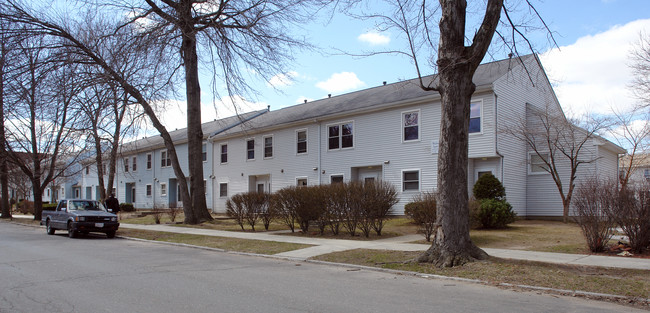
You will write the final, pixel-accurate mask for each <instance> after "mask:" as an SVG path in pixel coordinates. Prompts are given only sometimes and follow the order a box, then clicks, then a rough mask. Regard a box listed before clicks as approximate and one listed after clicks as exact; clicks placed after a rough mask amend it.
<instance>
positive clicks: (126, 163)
mask: <svg viewBox="0 0 650 313" xmlns="http://www.w3.org/2000/svg"><path fill="white" fill-rule="evenodd" d="M122 163H124V173H128V172H129V158H124V159H123V160H122Z"/></svg>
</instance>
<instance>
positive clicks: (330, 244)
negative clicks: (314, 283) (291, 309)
mask: <svg viewBox="0 0 650 313" xmlns="http://www.w3.org/2000/svg"><path fill="white" fill-rule="evenodd" d="M120 227H121V228H128V229H142V230H152V231H165V232H171V233H183V234H193V235H204V236H218V237H230V238H240V239H251V240H265V241H277V242H290V243H301V244H308V245H313V247H309V248H304V249H299V250H293V251H288V252H283V253H279V254H276V256H279V257H286V258H291V259H299V260H304V259H308V258H310V257H315V256H318V255H321V254H326V253H330V252H337V251H345V250H352V249H377V250H397V251H424V250H426V249H428V248H429V246H430V245H428V244H413V243H408V242H412V241H416V240H420V239H422V236H420V235H408V236H402V237H393V238H387V239H380V240H373V241H361V240H344V239H324V238H309V237H295V236H284V235H278V234H272V233H271V234H269V233H254V232H235V231H222V230H209V229H196V228H187V227H175V226H170V225H136V224H124V223H122V224H120ZM483 250H485V252H487V253H488V254H489V255H491V256H494V257H498V258H504V259H515V260H525V261H538V262H546V263H556V264H572V265H585V266H601V267H616V268H628V269H641V270H650V259H639V258H625V257H613V256H600V255H587V254H569V253H552V252H537V251H525V250H507V249H490V248H484V249H483Z"/></svg>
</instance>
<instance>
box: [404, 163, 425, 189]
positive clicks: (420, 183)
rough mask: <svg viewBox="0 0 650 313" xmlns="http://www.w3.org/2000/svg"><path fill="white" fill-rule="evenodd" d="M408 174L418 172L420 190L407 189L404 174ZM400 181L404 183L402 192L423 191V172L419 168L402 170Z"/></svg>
mask: <svg viewBox="0 0 650 313" xmlns="http://www.w3.org/2000/svg"><path fill="white" fill-rule="evenodd" d="M406 172H418V189H417V190H415V189H406V188H405V185H404V183H405V181H404V174H405V173H406ZM400 180H401V181H402V192H420V190H422V170H421V169H419V168H409V169H404V170H402V175H401V177H400Z"/></svg>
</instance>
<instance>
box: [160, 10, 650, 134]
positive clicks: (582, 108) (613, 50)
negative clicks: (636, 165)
mask: <svg viewBox="0 0 650 313" xmlns="http://www.w3.org/2000/svg"><path fill="white" fill-rule="evenodd" d="M531 3H532V4H533V5H534V6H535V8H536V9H537V11H538V12H539V14H540V15H541V16H542V17H543V18H544V21H545V22H546V24H547V25H548V27H549V29H550V30H551V31H552V33H553V36H554V39H555V41H556V42H557V47H553V46H552V45H551V44H549V40H548V38H547V37H548V36H547V33H545V32H536V33H532V34H530V36H529V39H530V40H531V42H532V44H533V45H534V47H535V48H536V50H537V51H538V52H539V53H540V58H541V60H542V65H543V66H544V68H545V70H546V72H547V74H548V76H549V79H550V80H551V83H552V84H553V86H554V90H555V92H556V94H557V96H558V98H559V100H560V104H561V105H562V107H563V109H564V110H565V112H566V113H567V114H568V115H571V116H583V115H586V114H593V113H596V114H601V115H608V114H611V112H612V108H616V109H619V110H624V109H627V108H631V107H632V106H634V104H635V99H634V98H633V97H632V96H631V94H630V91H629V88H628V85H629V84H630V80H631V74H630V69H629V68H628V64H629V63H630V62H629V52H630V50H631V49H632V47H633V44H634V43H636V42H638V40H639V36H640V33H641V32H645V33H647V34H650V1H648V0H568V1H567V0H531ZM325 20H326V19H324V18H321V19H315V20H314V22H313V23H311V24H309V25H304V26H303V27H302V29H298V30H296V33H297V34H301V35H304V36H306V37H307V38H308V39H309V40H310V41H311V42H312V43H313V44H315V45H317V46H318V47H319V49H317V50H316V51H307V52H304V53H300V54H298V55H296V62H295V63H294V64H293V65H292V67H291V68H288V69H287V71H286V72H285V73H281V74H279V75H277V76H276V77H274V79H272V80H271V82H259V83H256V84H255V85H254V86H255V88H256V90H257V91H258V92H259V93H260V96H259V97H258V98H256V99H243V98H241V97H237V100H236V102H237V103H238V106H239V107H240V108H241V109H242V110H244V111H250V110H258V109H263V108H266V107H267V106H270V108H271V110H277V109H280V108H283V107H287V106H291V105H295V104H299V103H302V102H303V101H304V100H308V101H311V100H317V99H322V98H326V97H327V96H328V94H332V96H335V95H340V94H344V93H348V92H352V91H355V90H361V89H365V88H370V87H374V86H378V85H381V84H382V82H384V81H386V82H388V83H393V82H398V81H400V80H406V79H411V78H414V77H416V72H415V68H414V66H413V64H412V63H411V62H410V61H409V60H408V59H407V58H404V57H400V56H398V55H381V56H370V57H353V56H351V55H350V54H345V53H341V52H340V51H345V52H349V53H351V54H360V53H364V52H367V51H379V50H391V49H399V48H401V47H402V41H400V39H401V38H400V34H399V33H396V32H394V31H388V32H378V31H377V30H376V29H377V28H376V27H375V24H374V22H373V21H361V20H356V19H352V18H350V17H348V16H345V15H343V14H335V15H333V16H331V20H328V21H325ZM525 53H528V51H526V52H525ZM502 54H505V52H502ZM505 57H506V56H505V55H499V53H497V54H495V55H493V58H498V59H500V58H505ZM491 60H492V59H491V58H490V57H486V58H485V59H484V62H489V61H491ZM431 71H432V70H431V69H429V70H428V72H426V74H432V72H431ZM202 75H203V76H202V78H201V85H202V103H203V106H202V119H203V122H207V121H210V120H213V119H215V118H223V117H227V116H231V115H233V114H234V113H235V111H234V110H233V106H232V102H231V101H230V99H226V100H224V101H221V102H217V103H213V97H212V95H211V94H210V90H209V89H210V86H209V85H210V78H209V76H206V74H205V73H203V74H202ZM271 84H273V86H274V87H275V88H273V86H271ZM278 90H279V91H278ZM175 103H176V105H173V106H171V108H170V109H169V110H167V112H165V115H164V117H163V122H164V123H165V125H166V126H167V128H168V129H170V130H173V129H176V128H184V127H185V115H184V109H183V108H182V107H183V106H184V102H182V101H178V102H175ZM181 116H182V117H183V118H181Z"/></svg>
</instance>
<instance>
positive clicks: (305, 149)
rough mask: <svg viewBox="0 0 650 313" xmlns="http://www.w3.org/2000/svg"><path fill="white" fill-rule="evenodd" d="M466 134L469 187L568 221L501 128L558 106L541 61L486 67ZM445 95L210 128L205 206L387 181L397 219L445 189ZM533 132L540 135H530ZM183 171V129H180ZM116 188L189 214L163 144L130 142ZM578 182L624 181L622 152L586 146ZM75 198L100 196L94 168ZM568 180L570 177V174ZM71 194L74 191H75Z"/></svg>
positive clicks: (299, 109) (391, 93)
mask: <svg viewBox="0 0 650 313" xmlns="http://www.w3.org/2000/svg"><path fill="white" fill-rule="evenodd" d="M474 83H475V84H476V91H475V93H474V95H473V97H472V101H471V113H470V125H469V131H470V134H469V168H468V180H469V185H468V190H467V191H462V190H459V192H471V189H472V186H473V185H474V183H475V182H476V180H477V179H478V177H479V176H480V175H482V174H484V173H492V174H494V175H495V176H496V177H498V178H499V179H500V180H501V182H502V183H503V185H504V186H505V188H506V194H507V199H508V201H509V202H510V203H511V204H512V206H513V208H514V210H515V211H516V212H517V214H518V215H519V216H523V217H541V216H561V215H562V202H561V199H560V196H559V193H558V191H557V189H556V186H555V184H554V182H553V180H552V178H551V176H550V175H549V174H548V173H546V172H545V171H544V170H543V169H542V168H541V167H540V164H539V162H540V160H539V157H537V156H536V155H535V154H534V153H533V152H532V151H530V150H529V149H528V147H527V145H526V143H525V142H523V141H521V140H517V139H516V138H514V137H513V136H512V135H509V134H508V133H507V132H503V129H505V128H507V127H516V125H518V124H519V123H520V122H521V121H522V120H526V119H527V118H529V119H530V116H531V112H533V111H535V110H545V109H547V108H548V107H549V106H550V107H552V108H554V109H557V110H558V111H559V112H561V108H560V104H559V102H558V100H557V98H556V96H555V94H554V92H553V89H552V87H551V84H550V83H549V81H548V78H547V76H546V74H545V72H544V69H543V68H542V67H541V66H540V63H539V60H538V59H537V58H536V56H533V55H530V56H526V57H523V58H520V59H519V58H513V59H507V60H502V61H497V62H492V63H487V64H483V65H481V66H480V67H479V68H478V69H477V71H476V74H475V76H474ZM440 113H441V112H440V95H439V94H438V93H435V92H427V91H422V90H421V89H420V88H419V87H418V83H417V80H412V81H403V82H398V83H393V84H385V83H384V84H383V85H381V86H378V87H374V88H370V89H365V90H361V91H356V92H352V93H348V94H344V95H339V96H332V97H328V98H325V99H321V100H316V101H311V102H305V103H302V104H298V105H294V106H290V107H287V108H283V109H280V110H274V111H271V110H261V111H255V112H249V113H245V114H241V115H239V116H235V117H229V118H224V119H220V120H215V121H212V122H208V123H205V124H203V132H204V135H205V140H204V143H203V161H204V164H203V165H204V177H205V178H206V181H205V183H206V190H205V195H206V199H207V203H208V207H209V208H210V209H211V210H212V211H214V212H225V210H226V206H225V203H226V200H227V199H228V198H229V197H230V196H232V195H234V194H237V193H241V192H247V191H266V192H273V191H277V190H279V189H281V188H284V187H287V186H295V185H298V186H309V185H317V184H329V183H335V182H347V181H378V180H383V181H388V182H390V183H392V184H393V185H394V186H395V187H396V190H397V191H398V193H399V199H400V201H399V203H398V204H397V205H396V206H395V207H394V210H395V211H394V212H395V213H396V214H401V213H403V210H404V205H405V204H406V203H408V202H409V201H411V200H412V198H413V196H415V195H417V194H418V193H420V192H424V191H432V190H434V189H435V187H436V175H437V154H438V148H439V147H438V140H439V134H440ZM531 127H532V126H531ZM171 135H172V137H173V139H174V142H175V143H176V149H177V153H178V157H179V159H180V163H181V165H182V167H183V171H184V172H185V173H188V172H187V171H188V168H187V139H186V131H185V129H180V130H176V131H173V132H171ZM121 153H122V155H121V158H120V160H119V162H118V175H117V177H116V180H115V186H116V187H115V189H114V190H113V192H114V193H115V194H116V196H117V197H118V199H119V201H120V202H126V203H133V205H134V206H135V207H136V208H141V209H147V208H149V209H150V208H154V207H161V208H164V207H174V206H181V205H182V203H181V202H180V199H179V191H178V186H177V183H176V177H175V175H174V173H173V170H172V168H171V161H170V159H169V155H168V154H167V151H166V149H165V148H164V145H163V141H162V138H160V137H158V136H156V137H149V138H144V139H141V140H137V141H134V142H131V143H128V144H125V145H124V146H123V147H122V149H121ZM586 153H587V154H589V155H587V156H585V157H587V158H597V160H596V161H595V162H593V163H590V164H584V165H581V168H580V170H579V173H578V176H579V177H588V176H593V175H598V176H599V177H603V178H605V177H612V178H615V177H616V175H617V172H618V170H617V168H618V156H619V155H620V154H623V153H625V150H624V149H622V148H621V147H619V146H617V145H615V144H613V143H611V142H609V141H607V140H605V139H602V138H597V139H594V140H593V141H592V142H590V143H588V146H587V150H586ZM82 166H83V169H82V171H81V176H80V178H79V179H78V180H77V181H75V182H74V183H72V184H71V185H70V186H69V187H68V188H69V189H71V190H68V191H67V193H66V196H68V197H73V198H93V199H97V198H98V196H99V192H98V187H97V186H98V183H97V174H96V173H97V172H96V168H95V165H94V162H93V160H89V161H88V163H82ZM567 175H568V173H567ZM68 193H69V194H68Z"/></svg>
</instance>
